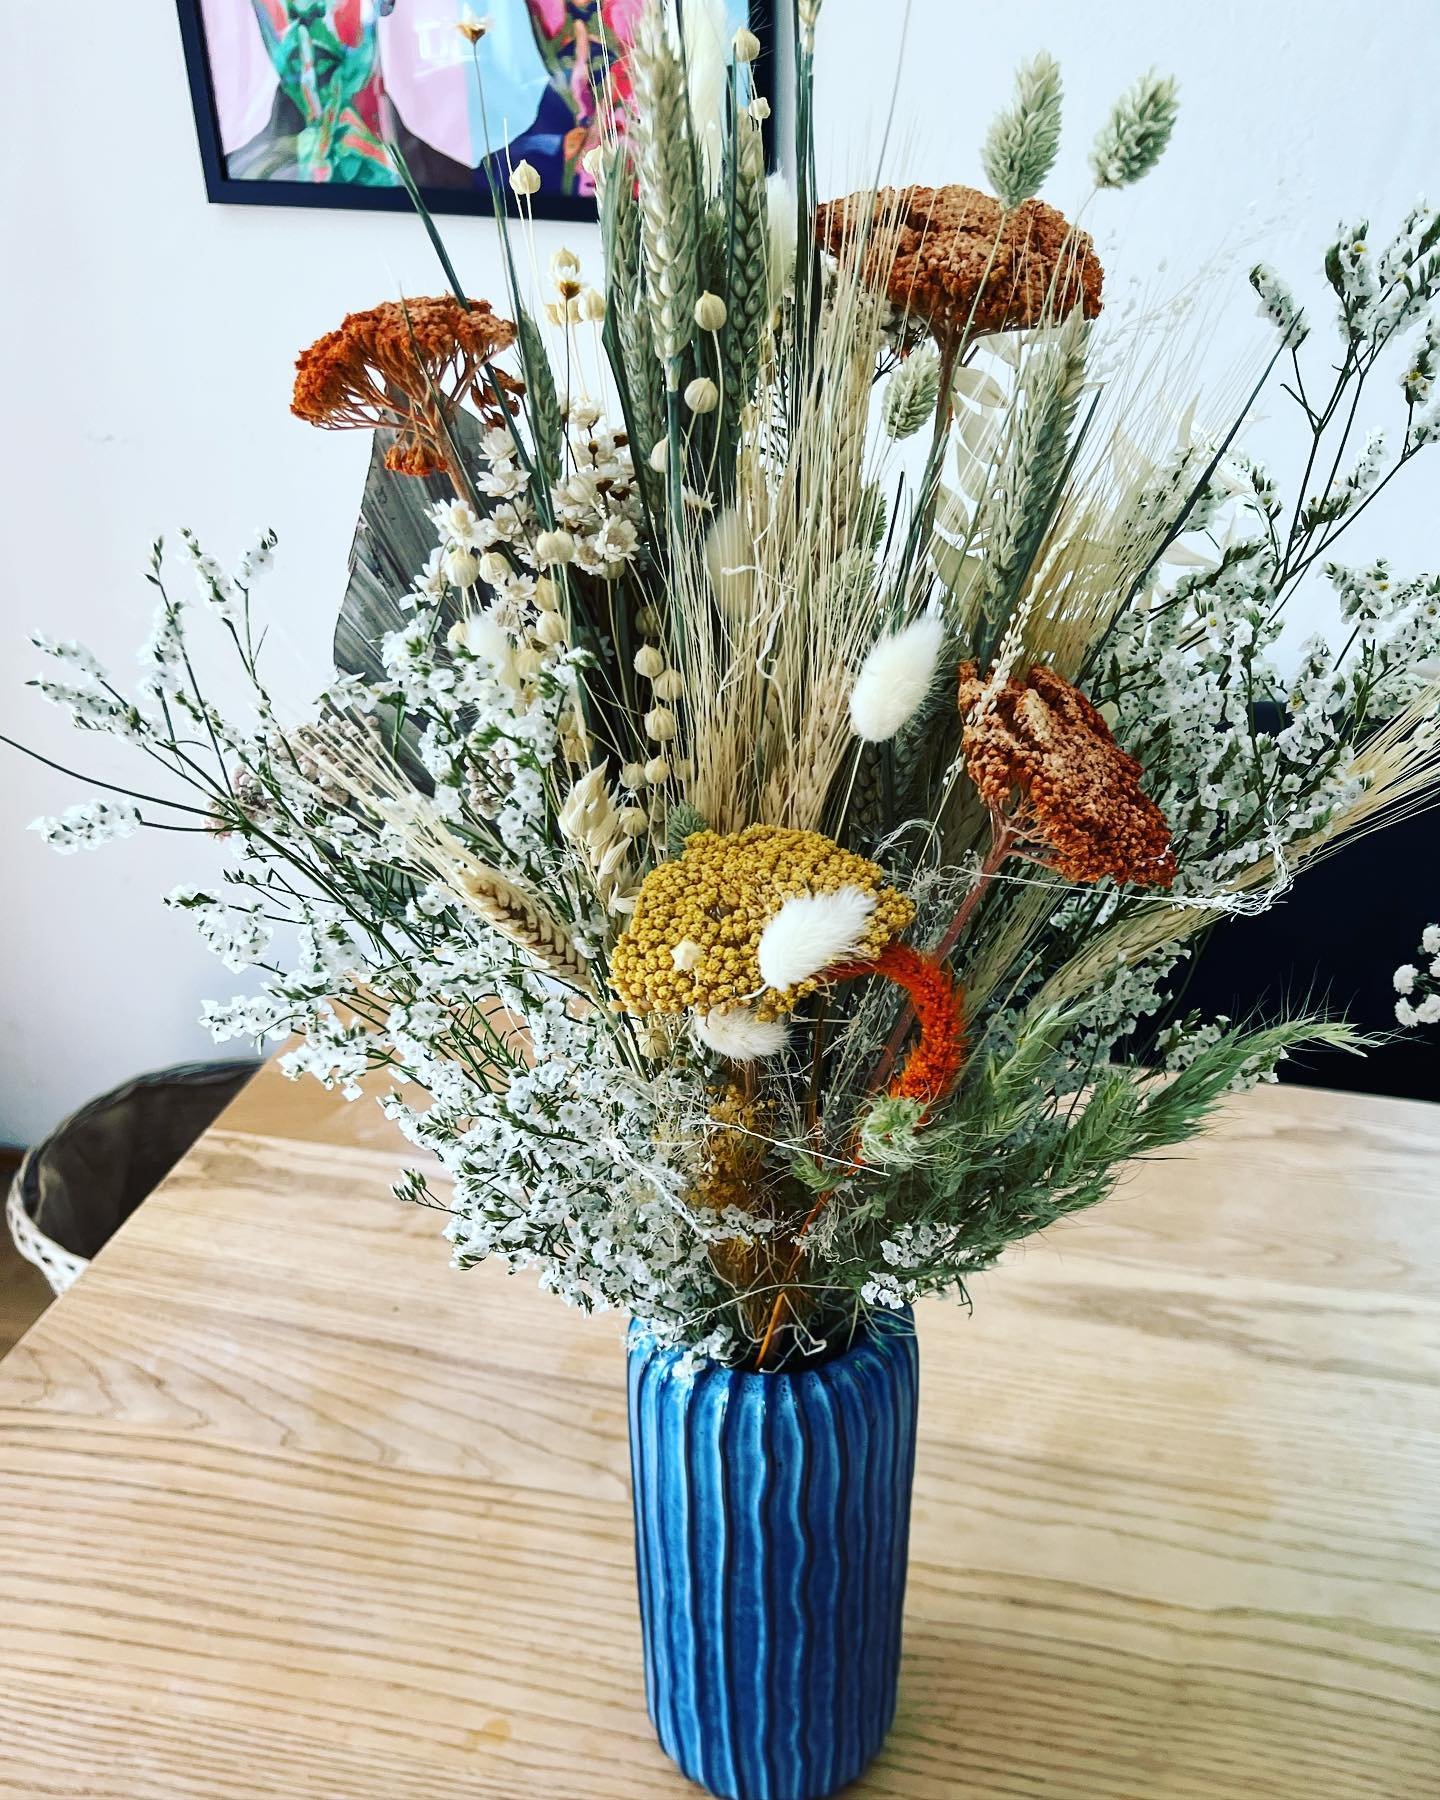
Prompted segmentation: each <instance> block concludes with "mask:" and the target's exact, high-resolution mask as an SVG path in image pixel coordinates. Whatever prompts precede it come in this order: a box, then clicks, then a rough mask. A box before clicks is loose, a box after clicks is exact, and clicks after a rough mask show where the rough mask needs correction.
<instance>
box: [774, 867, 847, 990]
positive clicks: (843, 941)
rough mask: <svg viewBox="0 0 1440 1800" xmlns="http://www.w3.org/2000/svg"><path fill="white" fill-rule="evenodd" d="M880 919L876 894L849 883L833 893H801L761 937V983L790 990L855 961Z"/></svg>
mask: <svg viewBox="0 0 1440 1800" xmlns="http://www.w3.org/2000/svg"><path fill="white" fill-rule="evenodd" d="M874 915H875V896H874V895H873V894H870V893H867V892H866V891H865V889H864V888H860V887H855V886H853V885H850V884H848V883H847V885H846V886H844V887H841V888H836V889H835V891H834V892H833V893H829V894H796V895H793V896H792V897H791V898H790V899H789V900H787V901H786V902H785V903H784V905H783V906H782V907H781V908H780V910H779V912H777V913H776V914H775V915H774V917H773V918H771V919H770V920H769V921H768V922H767V923H766V926H765V929H764V930H763V931H762V932H761V933H760V944H759V949H758V953H757V954H758V958H759V963H760V979H761V980H762V981H763V982H764V983H765V985H766V987H771V988H788V987H794V986H795V984H796V983H797V982H801V981H808V980H809V979H810V977H811V976H812V975H818V974H819V973H820V971H821V970H822V969H828V968H830V967H831V966H832V965H833V964H835V963H838V962H843V961H845V960H846V959H847V958H849V957H853V956H854V955H855V954H856V953H857V952H858V951H859V949H860V948H861V945H862V944H863V943H864V940H865V932H866V929H867V927H868V926H869V924H870V921H871V919H872V918H873V917H874Z"/></svg>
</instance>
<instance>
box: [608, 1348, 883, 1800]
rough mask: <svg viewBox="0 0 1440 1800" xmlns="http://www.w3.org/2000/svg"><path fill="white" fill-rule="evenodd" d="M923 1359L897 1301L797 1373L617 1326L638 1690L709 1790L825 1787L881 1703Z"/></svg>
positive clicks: (807, 1795)
mask: <svg viewBox="0 0 1440 1800" xmlns="http://www.w3.org/2000/svg"><path fill="white" fill-rule="evenodd" d="M918 1387H919V1360H918V1356H917V1349H916V1342H915V1336H914V1328H913V1323H912V1321H911V1318H910V1316H909V1314H908V1313H905V1314H894V1315H882V1316H881V1317H880V1319H879V1320H878V1321H877V1323H876V1325H875V1326H874V1327H873V1328H872V1330H871V1332H870V1335H869V1336H868V1337H866V1338H865V1339H864V1340H862V1341H861V1342H859V1343H857V1344H856V1345H855V1346H854V1347H853V1348H851V1349H850V1350H848V1351H846V1352H845V1353H844V1354H843V1355H841V1356H838V1357H836V1358H834V1359H833V1360H832V1361H829V1362H825V1363H822V1364H820V1365H819V1366H818V1367H814V1368H810V1369H802V1370H798V1371H796V1372H795V1373H793V1374H773V1375H756V1374H751V1373H745V1372H741V1371H736V1370H733V1369H724V1368H720V1367H718V1366H717V1365H715V1364H713V1363H702V1364H701V1365H700V1366H699V1367H698V1368H696V1369H694V1370H693V1371H687V1370H686V1368H685V1365H684V1356H683V1353H682V1352H681V1351H678V1350H665V1349H660V1348H658V1347H657V1346H656V1344H655V1343H654V1341H653V1339H651V1338H649V1337H647V1336H645V1334H644V1333H643V1331H642V1330H641V1328H640V1327H639V1326H632V1328H631V1334H630V1459H631V1476H632V1483H633V1488H634V1497H635V1557H636V1572H637V1576H638V1580H639V1590H640V1619H641V1627H642V1631H643V1636H644V1649H645V1696H646V1701H647V1704H648V1706H649V1709H650V1717H651V1719H652V1720H653V1722H654V1725H655V1729H656V1732H657V1733H658V1735H659V1738H660V1742H661V1744H662V1745H663V1746H664V1748H665V1750H666V1752H667V1753H668V1754H669V1755H670V1756H671V1757H672V1758H673V1759H674V1761H675V1762H677V1763H678V1764H679V1766H680V1767H681V1769H683V1770H684V1772H685V1773H686V1774H687V1775H688V1776H689V1777H690V1778H691V1780H692V1781H697V1782H699V1783H700V1784H701V1785H702V1786H703V1787H706V1788H708V1789H709V1790H710V1792H711V1793H712V1794H719V1795H722V1796H725V1800H822V1797H823V1796H825V1795H828V1794H833V1793H835V1792H836V1791H837V1790H838V1789H839V1788H841V1787H843V1786H844V1785H845V1784H846V1783H847V1782H849V1781H853V1780H854V1779H855V1777H856V1776H857V1775H859V1774H860V1772H861V1771H862V1770H863V1769H864V1768H865V1767H866V1765H867V1764H868V1763H869V1762H870V1760H871V1759H872V1757H874V1755H875V1753H876V1752H877V1751H878V1750H879V1748H880V1746H881V1744H882V1743H883V1742H884V1739H885V1734H886V1732H887V1731H888V1730H889V1729H890V1722H891V1720H892V1719H893V1717H894V1714H895V1690H896V1683H897V1679H898V1676H899V1668H900V1636H901V1615H902V1611H903V1607H904V1600H905V1563H906V1551H907V1546H908V1540H909V1529H910V1488H911V1481H912V1478H913V1475H914V1468H915V1410H916V1399H917V1394H918Z"/></svg>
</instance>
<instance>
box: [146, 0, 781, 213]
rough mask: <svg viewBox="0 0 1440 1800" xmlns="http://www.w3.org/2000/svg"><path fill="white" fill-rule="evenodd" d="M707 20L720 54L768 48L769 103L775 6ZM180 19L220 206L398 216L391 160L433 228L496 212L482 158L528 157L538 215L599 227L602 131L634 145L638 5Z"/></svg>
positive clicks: (254, 12)
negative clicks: (593, 159) (595, 184)
mask: <svg viewBox="0 0 1440 1800" xmlns="http://www.w3.org/2000/svg"><path fill="white" fill-rule="evenodd" d="M691 3H692V4H697V3H700V4H703V3H705V0H691ZM709 4H711V5H712V6H714V7H715V8H716V9H717V18H718V16H719V15H720V14H723V16H724V23H725V33H726V42H727V44H728V41H729V37H730V35H732V34H733V33H734V32H735V31H736V30H737V29H738V28H739V27H740V26H741V25H748V26H749V27H750V29H751V30H752V31H754V32H755V33H756V35H757V36H758V37H759V38H760V41H761V45H762V54H761V58H760V60H759V62H758V63H757V64H756V65H755V74H756V81H757V84H758V87H759V89H760V91H761V92H762V93H769V92H770V91H771V87H772V82H771V79H770V76H771V70H772V60H771V59H772V57H773V46H774V4H773V0H709ZM179 10H180V30H181V35H182V38H183V40H184V44H185V60H186V64H187V67H188V70H189V75H190V94H191V99H192V100H193V102H194V106H195V125H196V129H197V131H198V134H199V138H200V155H201V160H202V162H203V164H204V168H205V187H206V191H207V193H208V194H209V197H210V199H211V200H212V201H224V202H236V201H238V202H241V203H243V204H250V205H261V206H341V207H379V208H384V209H390V210H400V211H404V210H406V209H407V208H408V207H409V205H410V201H409V199H408V197H407V195H406V193H405V189H404V187H403V186H402V185H401V182H400V177H399V175H398V174H397V173H396V170H395V168H394V166H393V163H392V161H391V159H390V156H389V154H388V152H387V149H386V145H387V143H394V144H395V145H397V146H398V148H399V149H400V151H401V152H402V153H403V155H404V157H405V160H406V163H407V164H408V166H409V168H410V171H411V173H412V174H413V176H414V177H415V180H416V183H417V185H418V186H419V187H420V189H421V192H422V193H423V194H424V197H425V201H426V204H427V205H428V206H429V207H430V208H431V209H432V210H433V211H435V212H462V213H485V212H489V211H490V210H491V205H490V191H489V182H488V179H487V172H486V166H485V165H486V161H487V157H488V158H491V159H494V161H493V167H494V168H495V171H496V172H497V173H498V174H499V176H500V179H501V181H502V182H503V180H504V177H505V174H506V172H507V170H508V167H509V165H510V164H511V163H515V162H519V161H520V160H521V158H522V157H524V158H525V159H527V160H528V161H529V162H530V163H532V164H533V165H534V167H535V168H536V169H537V170H538V171H539V174H540V179H541V186H540V190H539V192H538V193H537V194H535V196H534V198H533V200H532V205H533V208H534V210H535V212H536V213H538V214H541V215H543V216H546V217H550V218H581V219H583V218H593V217H594V216H595V200H594V194H593V188H592V184H591V181H590V177H589V175H588V174H587V173H586V171H585V168H584V161H583V159H584V156H585V153H586V151H587V150H589V149H590V148H591V147H592V145H594V144H596V143H598V142H599V141H600V139H601V136H602V133H603V132H604V130H605V129H606V126H607V124H608V123H610V122H612V121H613V124H614V126H615V128H616V129H617V130H619V131H621V132H623V131H624V129H625V121H626V115H627V111H628V108H629V104H630V93H631V89H630V78H629V71H628V68H627V57H628V52H629V47H630V44H631V43H632V41H633V38H634V31H635V24H636V20H637V19H638V17H639V15H640V11H641V0H477V3H476V6H475V8H474V10H473V11H472V9H471V7H469V6H468V5H466V4H465V0H179ZM476 13H481V14H483V15H484V19H485V24H486V31H485V35H484V37H483V38H482V39H481V40H480V42H479V43H478V45H476V46H475V48H474V50H473V52H472V46H471V44H470V43H469V42H468V41H467V38H466V36H465V34H464V33H463V32H462V31H461V30H460V26H461V25H462V24H463V23H466V22H470V21H473V20H474V18H475V15H476ZM476 56H478V59H479V64H480V77H481V79H477V75H476V68H475V57H476ZM482 80H483V96H482V91H481V82H482ZM487 126H488V132H487Z"/></svg>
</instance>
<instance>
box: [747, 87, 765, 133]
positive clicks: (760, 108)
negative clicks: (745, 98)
mask: <svg viewBox="0 0 1440 1800" xmlns="http://www.w3.org/2000/svg"><path fill="white" fill-rule="evenodd" d="M745 110H746V112H747V113H749V115H750V117H751V118H752V119H753V120H754V121H755V123H756V124H757V125H763V124H764V123H765V121H766V119H768V118H769V117H770V102H769V101H768V100H767V99H766V98H765V96H764V95H763V94H757V95H756V96H755V98H754V99H753V100H752V101H751V102H750V104H749V105H748V106H747V107H746V108H745Z"/></svg>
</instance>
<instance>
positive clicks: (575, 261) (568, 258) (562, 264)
mask: <svg viewBox="0 0 1440 1800" xmlns="http://www.w3.org/2000/svg"><path fill="white" fill-rule="evenodd" d="M550 273H551V274H552V275H553V276H554V277H555V279H556V281H573V280H574V278H575V277H576V276H577V275H578V274H579V273H580V258H579V257H578V256H577V255H576V254H575V252H574V251H573V250H569V249H567V248H566V247H565V245H563V244H562V245H561V246H560V248H559V249H558V250H557V251H555V253H554V254H553V255H552V256H551V258H550Z"/></svg>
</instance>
